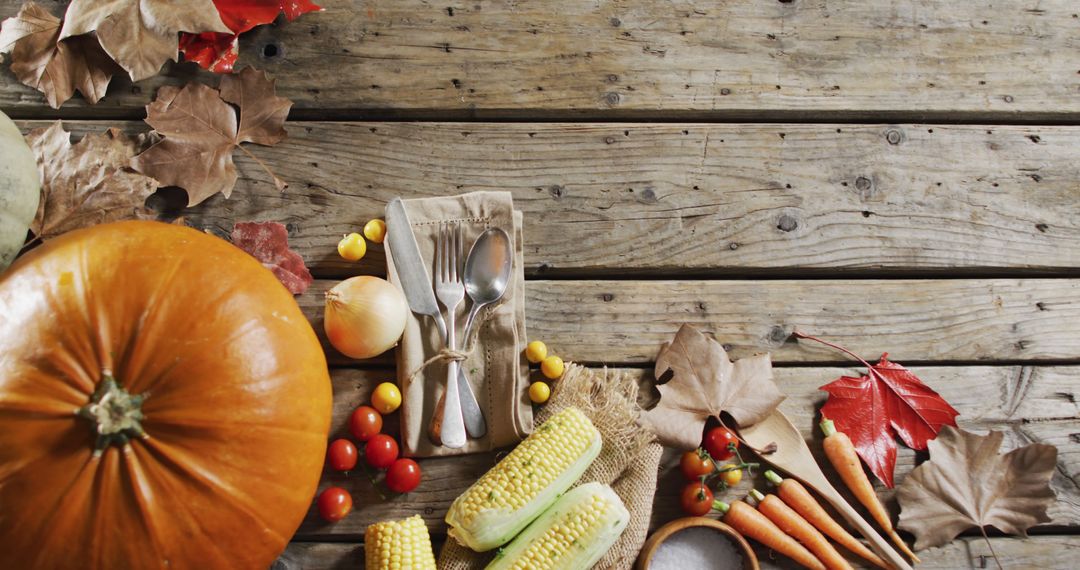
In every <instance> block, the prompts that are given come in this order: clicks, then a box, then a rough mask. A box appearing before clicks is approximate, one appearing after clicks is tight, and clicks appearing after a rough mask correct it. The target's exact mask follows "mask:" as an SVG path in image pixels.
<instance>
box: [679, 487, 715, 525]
mask: <svg viewBox="0 0 1080 570" xmlns="http://www.w3.org/2000/svg"><path fill="white" fill-rule="evenodd" d="M679 503H680V504H681V505H682V510H683V512H684V513H686V514H688V515H690V516H693V517H700V516H705V514H706V513H708V512H709V511H710V510H712V503H713V492H712V489H709V487H708V486H707V485H705V484H703V483H701V482H700V481H693V482H691V483H687V484H686V486H685V487H683V490H682V495H681V496H680V498H679Z"/></svg>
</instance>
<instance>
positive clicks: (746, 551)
mask: <svg viewBox="0 0 1080 570" xmlns="http://www.w3.org/2000/svg"><path fill="white" fill-rule="evenodd" d="M695 526H697V527H707V528H711V529H713V530H715V531H717V532H719V533H720V534H723V535H724V536H726V537H727V538H728V539H729V540H731V542H732V543H733V544H734V545H735V550H737V551H739V552H741V553H742V559H743V570H761V567H760V566H759V565H758V559H757V555H755V554H754V549H753V548H750V544H749V543H747V542H746V539H745V538H743V535H741V534H739V531H737V530H735V529H733V528H731V527H730V526H728V525H726V524H724V523H722V522H720V521H718V520H714V519H710V518H705V517H685V518H681V519H675V520H673V521H671V522H669V523H667V524H666V525H664V526H662V527H660V528H659V529H657V531H656V532H654V533H653V534H652V536H650V537H649V539H648V540H646V541H645V546H643V547H641V554H639V555H638V559H637V565H636V566H635V568H636V570H648V568H649V562H650V561H652V557H653V554H654V553H655V552H656V549H657V548H660V545H661V544H663V543H664V541H665V540H667V539H668V537H670V536H671V535H673V534H675V533H677V532H679V531H680V530H685V529H688V528H691V527H695Z"/></svg>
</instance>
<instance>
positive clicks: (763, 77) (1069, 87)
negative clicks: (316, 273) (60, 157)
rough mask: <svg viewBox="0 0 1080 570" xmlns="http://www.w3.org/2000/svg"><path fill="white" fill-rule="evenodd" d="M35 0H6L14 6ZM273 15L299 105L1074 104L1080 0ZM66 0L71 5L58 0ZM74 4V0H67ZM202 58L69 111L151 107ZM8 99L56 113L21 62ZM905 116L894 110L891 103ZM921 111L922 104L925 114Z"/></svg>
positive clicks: (812, 1) (277, 54)
mask: <svg viewBox="0 0 1080 570" xmlns="http://www.w3.org/2000/svg"><path fill="white" fill-rule="evenodd" d="M20 3H21V0H3V1H0V15H3V16H10V15H14V14H15V12H16V11H17V7H18V5H19V4H20ZM321 4H323V5H324V6H325V7H326V9H327V10H326V12H324V13H322V14H311V15H306V16H304V17H303V18H301V19H299V20H297V21H295V22H292V23H289V24H287V25H283V26H279V27H264V28H261V29H259V30H258V31H256V32H255V33H253V34H251V35H249V36H246V37H245V39H244V41H243V42H242V50H241V58H240V61H241V64H254V65H256V66H258V67H260V68H265V69H268V70H269V71H271V72H274V73H276V74H277V76H278V78H279V86H280V91H281V92H282V93H283V94H284V95H285V96H287V97H290V98H292V99H293V100H294V101H296V104H297V109H298V112H299V113H300V114H304V115H319V116H320V117H333V116H338V117H344V116H356V115H357V114H358V113H366V112H371V111H382V112H384V113H398V114H400V115H405V116H414V117H415V116H424V115H428V116H432V115H434V116H440V117H447V116H457V117H521V116H527V117H537V116H540V117H543V116H559V117H576V116H582V115H586V114H588V115H593V116H607V117H639V116H647V117H658V116H664V115H666V116H669V117H683V118H686V117H710V118H750V117H753V118H758V117H762V116H768V117H782V118H794V117H798V118H803V117H808V116H815V117H820V116H823V115H824V116H832V117H836V118H843V119H849V118H865V117H867V116H881V115H880V114H877V113H878V112H882V111H884V112H886V114H888V113H890V112H891V113H892V114H897V113H902V114H906V115H907V116H920V117H927V116H930V117H947V118H949V119H956V118H969V119H976V118H977V119H984V118H997V119H1000V118H1006V119H1014V118H1027V119H1029V120H1046V119H1075V118H1076V117H1077V116H1078V113H1080V98H1078V97H1077V96H1076V95H1077V87H1078V85H1080V83H1078V78H1077V75H1076V71H1077V69H1080V51H1078V50H1077V49H1076V48H1077V47H1078V46H1077V36H1076V25H1077V24H1076V22H1077V14H1078V8H1077V6H1076V5H1075V3H1074V2H1072V1H1070V0H1044V1H1043V2H1039V3H1038V7H1037V8H1031V7H1030V6H1028V5H1026V4H1022V3H1016V2H1006V3H1000V2H993V1H992V0H977V1H971V2H948V1H945V0H931V1H920V2H902V3H899V4H897V3H876V2H872V3H867V2H862V1H859V0H842V1H829V2H825V1H823V0H800V1H799V2H760V1H756V0H738V1H731V2H713V3H708V4H704V5H703V4H702V3H700V2H693V1H690V0H678V1H675V2H667V3H663V4H657V3H655V2H650V1H649V0H629V1H621V2H579V1H577V0H557V1H555V0H553V1H549V2H543V3H535V4H534V3H521V2H512V1H505V0H498V1H482V2H472V3H455V2H447V3H431V2H428V1H426V0H403V1H397V2H373V1H360V0H324V1H323V2H321ZM53 9H54V10H56V8H55V7H54V8H53ZM57 11H58V10H57ZM193 76H198V77H200V78H202V79H207V78H208V74H204V73H195V70H194V67H193V66H191V65H175V66H171V68H170V71H169V76H167V77H162V78H157V79H154V80H150V81H145V82H142V83H140V84H138V85H136V86H131V85H130V84H128V83H127V82H123V81H119V82H117V85H115V86H114V88H113V89H112V90H111V93H110V94H109V96H108V97H107V98H106V99H105V101H104V102H103V103H101V104H99V105H98V106H97V107H93V108H87V107H86V106H85V105H84V104H82V101H81V100H79V101H78V102H73V103H70V104H69V106H68V107H65V109H64V110H63V111H64V113H67V114H71V115H75V114H77V115H80V116H92V115H93V114H98V113H113V114H117V113H122V114H127V115H128V116H138V115H139V114H141V113H142V106H143V105H144V104H145V103H146V102H147V99H148V97H149V96H150V94H152V93H153V92H154V91H155V90H156V88H157V87H158V86H159V85H162V84H166V83H178V82H181V81H186V80H188V79H189V78H191V77H193ZM4 78H5V80H4V82H3V84H2V86H0V107H2V108H5V109H6V110H11V111H12V112H15V113H17V114H20V115H23V116H31V115H33V116H53V112H52V111H50V110H48V109H47V108H46V107H45V106H44V105H43V104H42V98H41V97H40V96H39V95H38V94H37V93H36V92H34V91H31V90H30V89H28V88H26V87H24V86H22V85H20V84H18V83H16V82H15V80H14V78H13V76H12V75H11V73H10V72H9V71H6V70H5V72H4ZM887 120H894V119H887ZM909 120H910V119H909Z"/></svg>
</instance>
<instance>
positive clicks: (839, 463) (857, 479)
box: [821, 417, 920, 563]
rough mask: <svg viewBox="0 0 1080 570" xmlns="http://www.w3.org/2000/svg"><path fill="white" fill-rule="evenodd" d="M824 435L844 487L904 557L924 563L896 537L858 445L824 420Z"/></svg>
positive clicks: (826, 454)
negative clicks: (863, 464)
mask: <svg viewBox="0 0 1080 570" xmlns="http://www.w3.org/2000/svg"><path fill="white" fill-rule="evenodd" d="M821 431H822V432H824V433H825V442H824V447H825V456H826V457H828V458H829V462H830V463H832V465H833V467H835V468H836V472H837V473H839V474H840V478H841V479H843V480H844V484H845V485H847V487H848V489H851V493H852V494H853V495H855V498H856V499H858V500H859V502H860V503H862V505H863V506H864V507H866V510H868V511H870V516H872V517H874V520H875V521H877V523H878V524H879V525H881V528H882V529H884V530H885V532H886V534H888V535H889V538H891V539H892V541H893V544H895V545H896V546H897V548H899V549H900V550H902V551H903V552H904V554H907V555H908V558H911V560H912V561H914V562H916V563H918V562H920V560H919V557H918V556H915V553H914V552H912V551H911V549H910V548H908V545H907V544H906V543H904V539H902V538H900V535H899V534H896V531H895V530H894V529H893V525H892V520H891V519H889V512H888V511H886V510H885V505H882V504H881V501H880V500H878V497H877V493H875V492H874V486H873V485H872V484H871V483H870V479H868V478H867V477H866V472H865V471H863V468H862V463H860V462H859V456H858V454H856V453H855V445H854V444H852V443H851V438H849V437H848V436H847V434H845V433H844V432H841V431H836V426H834V425H833V423H832V420H828V419H825V418H824V417H823V418H822V422H821Z"/></svg>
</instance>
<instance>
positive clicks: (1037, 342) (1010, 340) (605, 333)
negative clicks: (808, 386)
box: [297, 279, 1080, 365]
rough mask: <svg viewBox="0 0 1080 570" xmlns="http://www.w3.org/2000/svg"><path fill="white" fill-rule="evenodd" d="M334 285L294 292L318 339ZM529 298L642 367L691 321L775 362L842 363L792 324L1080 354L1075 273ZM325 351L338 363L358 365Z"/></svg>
mask: <svg viewBox="0 0 1080 570" xmlns="http://www.w3.org/2000/svg"><path fill="white" fill-rule="evenodd" d="M334 283H336V282H335V281H327V280H319V281H316V282H315V284H314V285H313V286H312V287H311V288H310V289H309V290H308V291H307V292H306V293H305V294H303V295H301V296H299V297H298V298H297V300H298V301H299V303H300V306H301V308H302V309H303V311H304V314H305V315H307V317H308V318H309V319H310V320H311V322H312V325H313V326H314V327H315V330H316V331H317V332H318V333H319V335H320V336H322V335H323V333H322V329H323V324H322V313H323V303H324V293H325V291H326V290H327V289H329V288H330V287H331V286H333V285H334ZM525 295H526V299H525V303H526V306H527V307H528V311H527V312H526V328H527V331H528V334H529V337H530V338H532V339H541V340H543V341H544V342H546V343H548V345H549V346H550V347H551V348H552V350H554V351H555V352H556V353H557V354H559V355H561V356H562V357H563V358H565V359H567V360H574V361H578V362H587V363H606V364H611V365H615V364H647V363H649V362H652V361H653V359H654V358H655V357H656V353H657V351H658V350H659V348H660V345H661V344H662V343H664V342H668V341H670V340H671V337H672V336H674V334H675V331H676V330H678V327H679V326H680V325H681V324H682V323H687V322H688V323H692V324H694V325H695V326H698V327H699V328H701V329H702V330H705V331H709V332H712V333H715V334H716V335H717V336H718V337H719V339H720V341H721V342H723V343H725V344H727V345H729V347H730V349H731V350H730V351H731V353H732V354H733V355H735V356H744V355H747V354H752V353H754V352H762V351H768V352H771V353H772V355H773V359H774V361H775V362H778V363H799V362H841V361H844V360H845V359H844V357H843V356H842V355H840V354H838V353H837V352H836V351H834V350H831V349H828V348H826V347H823V346H821V345H818V344H816V343H812V342H808V341H799V342H796V341H795V340H794V339H792V338H790V337H789V335H790V333H791V332H792V330H794V329H796V328H798V329H799V330H801V331H803V332H808V333H813V334H819V335H823V336H825V337H827V338H828V339H830V340H832V341H834V342H839V343H841V344H844V345H845V346H847V347H848V348H850V349H851V350H854V351H856V352H858V353H860V354H863V355H864V356H867V357H874V356H876V355H877V354H879V353H881V352H883V351H888V352H889V354H890V355H891V356H892V357H893V358H895V359H896V360H898V361H900V362H905V361H906V362H932V361H939V362H940V361H987V362H993V361H1039V360H1053V361H1072V360H1077V359H1080V343H1078V342H1077V339H1080V280H1075V279H1022V280H1017V279H986V280H973V279H955V280H954V279H949V280H941V279H937V280H907V279H900V280H837V281H833V280H809V281H787V280H777V281H756V280H749V281H527V282H526V284H525ZM324 344H325V343H324ZM327 351H328V355H329V358H330V360H331V362H333V363H335V364H356V363H357V362H358V361H355V360H349V359H346V358H344V357H343V356H341V355H340V354H338V353H337V352H336V351H334V350H333V349H332V348H330V347H329V346H328V345H327ZM388 362H389V357H388V356H387V357H384V358H383V359H381V360H376V361H375V363H376V364H378V363H388Z"/></svg>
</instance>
